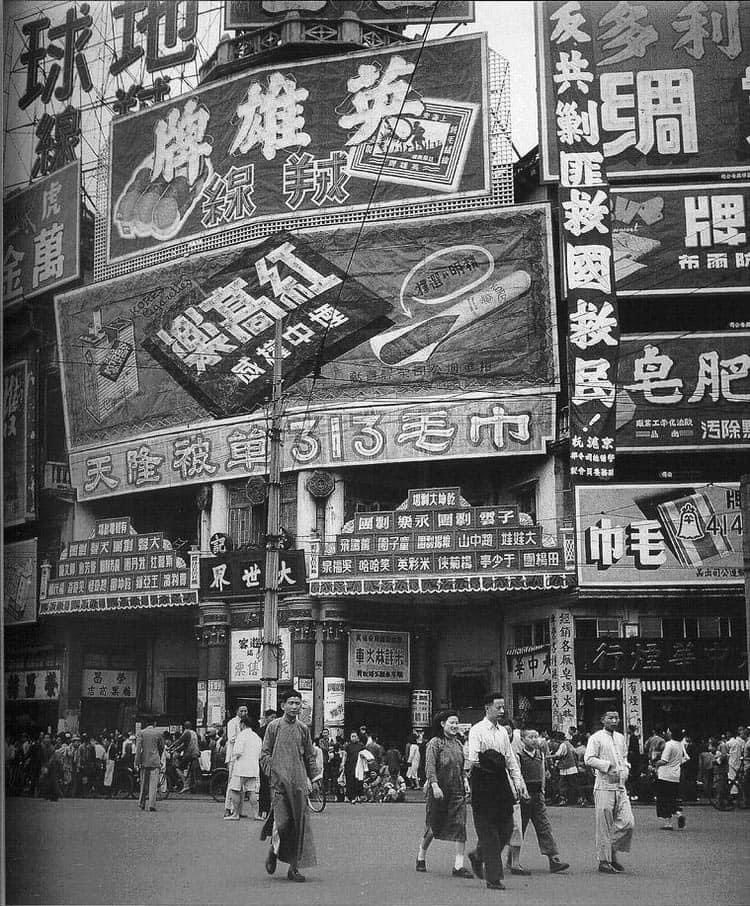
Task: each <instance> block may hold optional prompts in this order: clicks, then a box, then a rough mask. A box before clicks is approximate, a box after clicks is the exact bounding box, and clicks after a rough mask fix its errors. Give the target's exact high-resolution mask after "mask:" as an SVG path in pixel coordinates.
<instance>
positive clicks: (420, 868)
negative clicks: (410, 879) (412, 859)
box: [414, 859, 427, 871]
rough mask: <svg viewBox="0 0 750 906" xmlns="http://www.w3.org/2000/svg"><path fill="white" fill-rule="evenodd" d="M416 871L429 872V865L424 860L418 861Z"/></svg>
mask: <svg viewBox="0 0 750 906" xmlns="http://www.w3.org/2000/svg"><path fill="white" fill-rule="evenodd" d="M414 870H415V871H427V863H426V862H425V860H424V859H417V864H416V865H415V866H414Z"/></svg>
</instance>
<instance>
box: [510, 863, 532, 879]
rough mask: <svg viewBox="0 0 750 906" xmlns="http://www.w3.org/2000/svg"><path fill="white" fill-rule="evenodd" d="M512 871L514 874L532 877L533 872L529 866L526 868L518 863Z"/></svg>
mask: <svg viewBox="0 0 750 906" xmlns="http://www.w3.org/2000/svg"><path fill="white" fill-rule="evenodd" d="M510 873H511V874H512V875H521V876H522V877H524V878H530V877H531V872H530V871H529V870H528V868H524V867H523V866H522V865H516V866H515V868H511V870H510Z"/></svg>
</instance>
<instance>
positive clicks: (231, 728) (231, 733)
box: [224, 705, 247, 818]
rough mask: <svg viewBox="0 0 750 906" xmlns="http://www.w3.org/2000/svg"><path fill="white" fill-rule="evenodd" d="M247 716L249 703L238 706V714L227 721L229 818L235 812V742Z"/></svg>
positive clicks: (226, 799) (226, 808)
mask: <svg viewBox="0 0 750 906" xmlns="http://www.w3.org/2000/svg"><path fill="white" fill-rule="evenodd" d="M246 718H247V705H240V706H239V707H238V708H237V714H236V715H235V717H233V718H232V719H231V720H230V721H229V723H227V751H226V755H225V757H224V760H225V761H226V764H227V770H228V771H229V777H228V778H227V793H226V796H225V797H224V817H225V818H228V817H230V816H231V815H232V814H233V809H232V804H233V802H232V789H231V787H232V783H231V781H232V770H233V769H234V763H235V759H234V744H235V742H236V741H237V736H238V735H239V732H240V721H242V720H244V719H246Z"/></svg>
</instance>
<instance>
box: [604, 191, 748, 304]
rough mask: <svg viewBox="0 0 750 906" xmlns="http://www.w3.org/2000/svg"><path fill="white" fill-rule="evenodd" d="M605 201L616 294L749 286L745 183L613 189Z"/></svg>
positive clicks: (744, 289) (743, 288) (679, 292)
mask: <svg viewBox="0 0 750 906" xmlns="http://www.w3.org/2000/svg"><path fill="white" fill-rule="evenodd" d="M612 205H613V207H612V245H613V250H614V260H615V283H616V287H617V294H618V295H620V296H642V295H648V296H658V295H662V296H675V295H684V294H687V293H690V294H691V296H692V294H693V293H732V292H745V293H746V292H748V290H749V289H750V242H748V215H750V182H730V183H726V182H725V183H719V184H717V183H700V184H695V185H680V186H649V187H648V188H643V187H639V188H635V187H630V186H628V187H627V188H626V187H618V188H614V189H612ZM686 300H687V296H686Z"/></svg>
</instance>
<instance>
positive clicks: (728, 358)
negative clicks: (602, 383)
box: [617, 330, 750, 451]
mask: <svg viewBox="0 0 750 906" xmlns="http://www.w3.org/2000/svg"><path fill="white" fill-rule="evenodd" d="M617 382H618V387H619V392H618V400H617V444H618V447H619V448H621V449H624V450H633V451H649V450H697V451H701V450H702V451H706V450H722V449H724V450H739V449H742V448H745V447H748V446H750V332H748V331H746V330H745V331H743V330H733V331H726V332H716V333H660V334H647V335H638V336H625V337H623V338H622V343H621V348H620V361H619V363H618V378H617Z"/></svg>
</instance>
